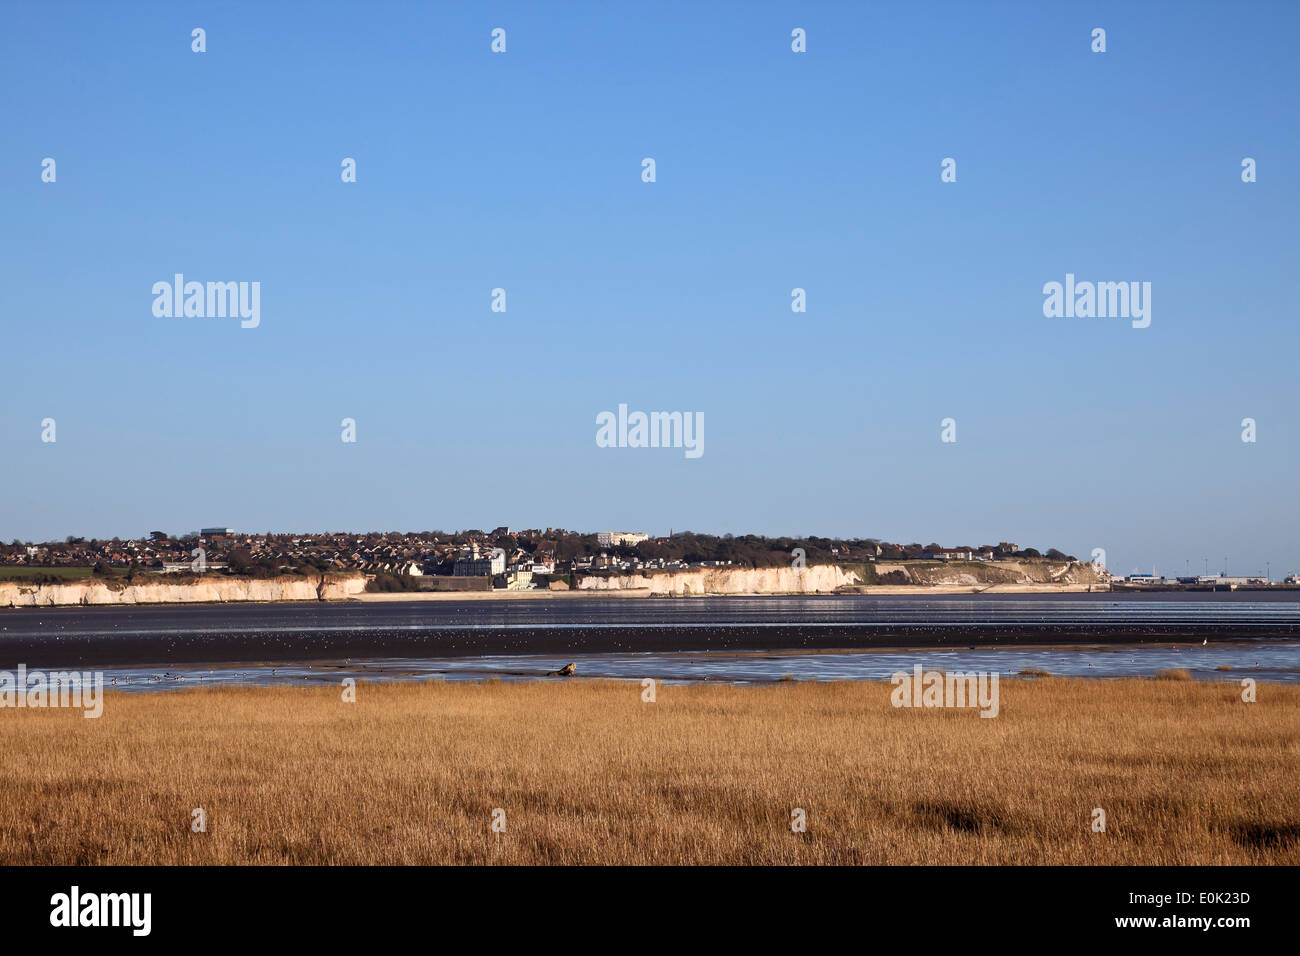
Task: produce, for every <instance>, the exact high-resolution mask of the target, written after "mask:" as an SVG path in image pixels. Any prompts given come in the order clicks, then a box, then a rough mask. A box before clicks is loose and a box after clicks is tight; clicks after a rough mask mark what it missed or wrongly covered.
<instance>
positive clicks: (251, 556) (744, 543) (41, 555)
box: [0, 526, 1300, 591]
mask: <svg viewBox="0 0 1300 956" xmlns="http://www.w3.org/2000/svg"><path fill="white" fill-rule="evenodd" d="M1035 561H1041V562H1058V563H1061V564H1063V565H1070V564H1074V563H1075V562H1077V561H1078V559H1077V558H1075V557H1074V556H1073V555H1070V554H1066V553H1064V552H1062V551H1059V550H1057V549H1055V548H1049V549H1047V550H1046V551H1044V552H1040V551H1038V550H1037V549H1034V548H1022V547H1020V546H1019V545H1017V544H1015V543H1012V542H1007V541H1003V542H999V543H998V544H985V545H980V546H970V545H960V546H957V547H951V548H949V547H943V546H941V545H939V544H937V543H930V544H927V545H922V544H920V543H916V542H913V543H909V544H898V543H893V542H889V541H883V540H880V539H875V538H822V537H817V536H808V537H805V538H791V537H775V538H774V537H765V536H760V535H741V536H733V535H722V536H717V535H708V534H697V533H694V532H690V531H670V533H669V534H668V535H664V536H651V535H649V534H646V533H644V532H639V531H600V532H576V531H570V530H566V529H563V528H530V529H522V530H512V529H511V528H509V527H506V526H500V527H496V528H493V529H492V530H490V531H483V530H478V529H470V530H463V531H456V532H444V531H428V532H370V533H361V534H358V533H346V532H332V533H315V534H288V533H284V534H277V533H272V532H262V533H254V532H245V531H237V530H235V529H233V528H229V527H224V526H219V527H204V528H200V529H199V530H197V531H193V532H187V533H184V534H179V535H175V534H169V533H167V532H164V531H152V532H150V533H149V534H147V535H144V536H141V537H138V538H127V539H122V538H111V539H93V538H92V539H86V538H80V537H75V536H69V537H68V538H66V539H65V540H63V541H54V542H39V543H38V542H23V541H18V540H14V541H12V542H10V543H9V544H0V579H9V580H22V581H27V582H30V583H40V582H46V583H54V582H57V581H64V580H72V579H76V578H79V577H93V576H98V577H106V578H126V579H128V580H130V579H134V578H135V577H136V576H152V575H175V576H182V577H184V576H193V575H201V574H206V575H213V574H216V575H232V576H241V577H255V578H256V577H262V578H266V577H274V576H278V575H294V574H299V575H301V574H321V573H331V572H340V573H354V574H355V573H361V574H364V575H366V577H367V578H368V579H369V582H370V583H369V585H368V587H369V589H370V590H378V591H437V590H447V591H457V590H464V591H470V590H494V589H504V590H532V589H547V588H550V589H552V590H554V589H556V588H563V587H565V586H566V583H572V579H573V578H574V576H578V575H591V574H606V575H619V574H625V575H628V574H654V573H664V572H673V571H685V570H693V569H701V568H732V567H736V568H778V567H790V566H792V565H793V566H795V567H800V566H807V565H846V566H853V567H856V568H859V569H863V570H865V569H866V568H867V567H868V566H874V568H882V569H883V568H885V567H894V566H896V565H898V564H900V563H909V564H914V563H921V564H924V563H933V564H943V565H952V566H959V565H970V566H980V565H983V566H987V567H990V568H994V567H998V566H1000V565H1004V564H1006V563H1007V562H1021V563H1023V562H1035ZM1094 567H1096V569H1097V571H1098V574H1099V577H1100V579H1101V580H1102V581H1103V582H1105V583H1106V584H1107V585H1109V586H1111V587H1113V588H1115V589H1151V590H1175V589H1207V588H1209V589H1236V588H1245V587H1268V586H1271V585H1273V584H1274V582H1272V581H1270V580H1269V579H1268V578H1267V577H1266V576H1264V575H1254V576H1228V575H1227V574H1226V573H1220V574H1208V573H1207V574H1203V575H1188V576H1182V577H1177V578H1167V577H1163V576H1157V575H1156V574H1155V573H1154V572H1153V573H1150V574H1147V573H1139V572H1134V573H1132V574H1130V575H1127V576H1119V575H1115V576H1112V575H1111V574H1110V573H1109V572H1106V571H1105V569H1104V568H1101V567H1099V566H1094ZM868 576H872V575H868ZM878 577H879V580H878V581H873V583H883V584H910V583H920V582H918V581H915V580H914V578H913V577H911V576H907V575H905V574H901V573H900V572H899V571H898V570H889V571H884V572H883V574H881V575H879V576H878ZM1278 584H1279V586H1286V585H1292V586H1294V585H1300V578H1298V577H1297V575H1295V574H1291V575H1290V576H1288V577H1287V578H1286V579H1285V580H1284V581H1283V582H1279V583H1278Z"/></svg>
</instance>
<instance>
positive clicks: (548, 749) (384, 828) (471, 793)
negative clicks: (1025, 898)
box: [0, 678, 1300, 865]
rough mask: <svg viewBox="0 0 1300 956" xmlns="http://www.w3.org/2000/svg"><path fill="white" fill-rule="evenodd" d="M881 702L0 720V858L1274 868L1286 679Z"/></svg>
mask: <svg viewBox="0 0 1300 956" xmlns="http://www.w3.org/2000/svg"><path fill="white" fill-rule="evenodd" d="M890 690H891V688H890V685H888V684H886V683H849V682H843V683H802V682H783V683H778V684H773V685H766V686H748V687H746V686H734V685H662V684H661V685H659V687H658V688H657V700H656V701H655V702H654V703H645V702H643V701H642V699H641V687H640V685H639V684H637V683H632V682H616V681H583V680H573V681H545V682H520V683H501V682H495V681H489V682H485V683H441V682H430V683H420V684H397V683H394V684H361V685H359V686H358V687H357V699H356V702H355V703H345V702H344V701H343V700H342V699H341V693H340V690H339V688H337V687H334V688H324V687H311V688H289V687H265V688H256V687H251V688H217V689H203V690H187V691H174V692H163V693H143V694H129V693H120V692H117V693H110V694H109V695H108V696H107V699H106V701H105V706H104V715H103V717H101V718H100V719H97V720H87V719H85V718H83V716H82V714H81V712H80V711H73V710H21V711H18V710H3V711H0V748H2V749H3V753H4V762H5V773H4V774H3V776H2V777H0V863H4V864H76V865H84V864H463V863H469V864H950V863H951V864H959V863H960V864H967V863H974V864H1173V865H1186V864H1209V865H1216V864H1296V863H1300V687H1289V686H1283V685H1275V684H1262V685H1260V686H1259V689H1258V701H1257V702H1256V703H1251V704H1247V703H1243V702H1242V700H1241V697H1240V693H1241V689H1240V687H1238V686H1237V685H1236V684H1234V683H1207V682H1194V681H1178V680H1116V681H1088V680H1078V679H1074V680H1070V679H1057V678H1039V679H1019V680H1004V681H1003V682H1002V685H1001V713H1000V715H999V716H998V717H996V718H994V719H987V718H981V717H980V716H979V714H978V712H977V711H975V710H971V709H951V710H941V709H932V710H910V709H895V708H894V707H892V706H891V705H890V702H889V692H890ZM199 807H201V808H203V809H204V810H205V811H206V814H207V832H206V833H195V832H192V831H191V827H190V824H191V813H192V811H193V810H194V809H195V808H199ZM1095 807H1100V808H1103V809H1104V810H1105V812H1106V832H1104V833H1094V832H1092V831H1091V829H1090V822H1091V817H1092V811H1093V809H1094V808H1095ZM496 808H501V809H503V810H504V811H505V821H506V827H505V832H504V833H494V832H492V831H491V828H490V824H491V820H492V814H493V811H494V809H496ZM794 808H802V809H803V810H805V811H806V814H807V826H808V828H807V832H806V833H795V832H792V831H791V826H790V823H791V813H792V810H793V809H794Z"/></svg>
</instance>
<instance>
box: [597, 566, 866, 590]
mask: <svg viewBox="0 0 1300 956" xmlns="http://www.w3.org/2000/svg"><path fill="white" fill-rule="evenodd" d="M858 583H859V579H858V576H857V575H856V574H854V573H853V572H852V571H844V570H843V569H841V568H839V567H837V566H835V565H831V564H824V565H821V564H819V565H815V566H813V567H808V568H801V569H798V570H796V569H795V568H701V569H700V570H698V571H670V572H665V573H662V574H626V575H615V576H611V577H603V576H600V575H589V576H587V577H584V578H581V579H579V581H578V590H579V591H627V590H648V591H649V592H650V593H651V594H656V595H687V594H818V593H825V592H829V591H834V590H836V589H837V588H841V587H845V586H846V585H852V584H858Z"/></svg>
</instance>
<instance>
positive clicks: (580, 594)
mask: <svg viewBox="0 0 1300 956" xmlns="http://www.w3.org/2000/svg"><path fill="white" fill-rule="evenodd" d="M1108 593H1115V594H1120V593H1130V594H1131V593H1144V592H1132V591H1125V592H1121V591H1115V592H1112V591H1110V589H1109V588H1100V587H1097V586H1095V585H1094V586H1093V587H1092V588H1089V587H1088V586H1087V585H1081V584H1065V585H1061V584H995V585H985V586H983V587H977V586H972V585H965V584H880V585H874V584H872V585H853V586H850V587H846V588H839V589H837V590H834V591H716V592H715V591H711V592H706V593H702V594H664V593H661V592H655V591H652V590H651V589H649V588H608V589H605V588H580V589H575V590H569V591H550V590H540V589H539V590H535V591H531V590H530V591H509V590H506V589H504V588H502V589H498V590H492V591H362V592H359V593H356V594H349V595H346V596H342V597H326V598H317V599H314V600H313V599H305V598H303V597H287V598H269V599H258V598H247V599H231V600H204V601H105V602H81V601H68V602H60V603H44V602H43V603H33V604H0V614H3V613H4V612H6V611H39V610H50V609H58V608H141V607H166V608H181V607H228V606H242V605H253V606H270V605H290V604H307V605H313V604H391V603H403V602H411V603H423V602H429V603H439V602H446V601H539V600H559V601H583V600H605V599H618V600H637V599H640V600H665V601H689V600H707V599H709V598H764V597H768V598H771V597H800V598H819V597H821V598H825V597H854V596H863V597H875V596H882V597H886V596H899V595H903V596H911V597H926V596H929V595H945V596H947V595H964V596H969V597H980V596H982V595H995V594H1108ZM1159 593H1169V592H1159ZM1297 600H1300V595H1298V596H1297Z"/></svg>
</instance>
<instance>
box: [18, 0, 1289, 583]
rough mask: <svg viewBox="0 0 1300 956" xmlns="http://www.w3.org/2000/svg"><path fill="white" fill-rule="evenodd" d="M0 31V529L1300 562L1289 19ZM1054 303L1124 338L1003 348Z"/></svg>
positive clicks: (1060, 333)
mask: <svg viewBox="0 0 1300 956" xmlns="http://www.w3.org/2000/svg"><path fill="white" fill-rule="evenodd" d="M194 27H203V28H204V29H206V31H207V48H208V49H207V52H206V53H203V54H195V53H193V52H191V49H190V43H191V39H190V31H191V29H192V28H194ZM494 27H503V28H505V29H506V30H507V43H508V52H507V53H506V54H504V55H494V54H492V53H491V52H490V50H489V44H490V35H489V34H490V31H491V30H492V28H494ZM794 27H802V28H804V29H805V30H806V31H807V35H808V52H807V53H806V54H794V53H792V52H791V50H790V31H791V29H793V28H794ZM1094 27H1103V28H1105V29H1106V31H1107V47H1108V49H1107V52H1106V53H1104V54H1094V53H1092V52H1091V50H1090V42H1091V41H1090V33H1091V30H1092V29H1093V28H1094ZM0 31H2V33H3V39H2V40H0V54H2V55H0V80H2V81H3V89H4V90H5V95H4V100H3V106H0V116H3V129H4V137H3V148H2V149H0V205H2V206H3V210H4V212H3V223H4V226H3V230H0V243H2V246H0V253H2V255H0V263H2V265H0V269H3V282H2V283H0V315H3V317H4V333H3V343H4V346H3V353H2V354H3V363H4V364H3V368H4V388H3V399H0V440H3V448H4V451H5V460H4V464H3V472H2V473H3V489H2V490H3V494H2V495H0V537H3V538H4V539H5V540H9V539H11V538H14V537H18V538H24V539H28V538H31V539H55V538H62V537H63V536H65V535H68V534H78V535H86V536H99V537H105V536H111V535H114V534H116V535H122V536H127V535H140V534H144V533H145V532H147V531H149V530H152V529H164V530H168V531H171V532H175V533H180V532H184V531H189V530H194V529H197V528H198V527H200V526H201V525H230V526H232V527H235V528H239V529H242V530H250V531H262V530H276V531H280V530H302V531H307V530H321V529H355V530H363V529H372V530H416V529H427V528H447V529H454V528H465V527H491V526H494V525H497V524H509V525H511V526H514V527H528V526H547V525H552V526H566V527H570V528H578V529H587V530H600V529H627V530H645V531H648V532H651V533H666V532H667V531H668V530H669V528H670V527H671V528H676V529H683V528H691V529H694V530H698V531H709V532H716V533H725V532H732V533H742V532H745V531H755V532H762V533H773V534H779V533H789V534H809V533H815V534H828V535H845V536H849V535H870V536H876V537H883V538H887V539H890V540H898V541H903V542H907V541H913V540H915V541H920V542H922V543H926V542H929V541H931V540H937V541H939V542H940V543H943V544H947V545H956V544H981V543H985V542H993V541H997V540H1014V541H1017V542H1019V543H1021V544H1022V545H1026V546H1030V545H1032V546H1036V547H1039V548H1047V547H1052V546H1055V547H1059V548H1062V549H1064V550H1067V551H1071V552H1073V553H1076V554H1078V555H1079V556H1081V557H1086V556H1087V555H1088V554H1089V552H1090V551H1091V549H1092V548H1093V547H1103V548H1105V549H1106V550H1107V553H1108V557H1109V563H1110V566H1111V568H1112V569H1113V570H1117V571H1122V572H1127V571H1129V570H1131V569H1133V568H1135V567H1139V566H1140V567H1141V568H1143V569H1145V570H1150V569H1151V567H1152V566H1153V565H1154V566H1156V567H1157V569H1158V570H1160V571H1161V572H1169V573H1174V572H1177V573H1182V572H1183V570H1184V567H1185V564H1184V562H1185V560H1186V559H1190V560H1191V562H1192V567H1193V568H1194V569H1200V568H1201V567H1202V566H1203V565H1202V558H1205V557H1208V558H1209V565H1210V568H1211V570H1218V569H1219V568H1220V566H1221V565H1222V564H1223V558H1224V556H1227V558H1228V562H1229V567H1228V570H1229V571H1230V572H1234V573H1245V572H1254V571H1256V570H1261V571H1262V570H1263V568H1264V565H1265V562H1266V561H1269V562H1271V564H1272V570H1273V572H1274V575H1275V576H1280V575H1281V574H1284V573H1286V572H1287V571H1290V570H1300V520H1298V519H1297V504H1296V502H1297V485H1298V482H1297V477H1298V475H1300V454H1298V453H1297V441H1298V440H1300V430H1298V424H1297V416H1298V415H1300V401H1297V399H1298V398H1300V385H1297V376H1296V360H1297V352H1298V349H1297V346H1298V345H1300V331H1297V305H1296V288H1295V283H1296V281H1297V278H1300V270H1297V268H1296V266H1297V263H1298V262H1300V238H1297V218H1298V217H1297V213H1298V212H1300V181H1298V180H1297V177H1296V175H1295V169H1294V164H1295V162H1296V160H1297V157H1300V133H1298V132H1297V131H1298V130H1300V122H1298V121H1300V107H1298V104H1300V70H1297V69H1296V66H1295V50H1296V49H1297V45H1298V44H1300V5H1297V4H1294V3H1276V4H1269V3H1245V4H1226V3H1225V4H1202V3H1182V2H1179V3H1159V4H1157V3H1115V4H1088V5H1082V4H1047V3H1018V4H989V5H986V4H974V3H952V4H925V5H919V4H905V3H884V4H870V5H867V4H856V3H842V4H838V3H837V4H818V5H808V4H780V3H749V2H746V3H735V4H709V5H703V4H695V3H682V4H670V5H662V4H657V3H656V4H632V3H620V4H595V3H592V4H577V3H570V2H565V3H558V2H554V3H541V2H530V3H521V4H517V5H492V6H486V5H480V4H470V3H465V4H448V5H443V4H436V3H418V4H417V3H414V2H412V3H387V4H383V3H379V4H377V3H370V4H364V5H362V4H358V5H350V4H342V3H312V4H306V3H301V4H297V3H295V4H290V3H275V4H260V3H247V4H230V3H221V4H215V3H214V4H173V3H158V4H151V5H129V4H117V3H114V4H104V3H85V4H70V3H12V2H11V3H7V4H6V5H5V6H4V8H3V11H2V12H0ZM647 156H650V157H654V158H655V160H656V162H657V175H658V181H657V182H655V183H653V184H647V183H643V182H642V181H641V160H642V158H643V157H647ZM1246 156H1250V157H1253V158H1255V159H1256V161H1257V163H1258V182H1256V183H1253V184H1244V183H1242V182H1241V176H1240V172H1241V168H1240V164H1241V160H1242V158H1243V157H1246ZM45 157H52V158H54V159H55V160H56V162H57V181H56V182H55V183H53V184H48V183H42V182H41V178H40V174H41V161H42V159H43V158H45ZM344 157H353V158H355V159H356V160H357V171H358V182H357V183H355V184H344V183H342V182H341V181H340V175H339V174H340V162H341V160H342V159H343V158H344ZM944 157H953V158H955V159H956V160H957V163H958V181H957V182H956V183H953V184H944V183H941V182H940V178H939V174H940V161H941V160H942V159H943V158H944ZM175 272H183V273H184V274H185V275H186V276H187V278H189V279H195V280H199V281H209V280H211V281H227V280H233V281H239V280H243V281H259V282H260V283H261V286H262V302H261V325H260V327H259V328H256V329H241V328H240V327H239V323H238V320H230V319H215V318H205V319H200V318H189V319H184V318H172V319H162V318H155V317H154V316H153V314H152V308H151V307H152V302H153V296H152V294H151V287H152V285H153V283H154V282H157V281H160V280H170V278H171V276H172V274H173V273H175ZM1067 272H1072V273H1075V274H1076V275H1077V276H1078V277H1079V278H1080V279H1093V280H1101V281H1129V280H1137V281H1149V282H1151V283H1152V300H1153V301H1152V306H1153V308H1152V323H1151V326H1150V328H1147V329H1140V330H1139V329H1133V328H1131V327H1130V324H1129V323H1128V322H1127V321H1126V320H1123V319H1066V318H1053V319H1048V318H1044V316H1043V310H1042V304H1043V294H1042V286H1043V284H1044V283H1045V282H1048V281H1053V280H1055V281H1062V280H1063V279H1064V276H1065V274H1066V273H1067ZM796 286H797V287H802V288H805V289H806V290H807V295H808V311H807V313H806V314H803V315H798V314H794V313H792V312H791V310H790V290H791V289H792V288H794V287H796ZM495 287H503V288H505V289H506V290H507V301H508V311H507V312H506V313H504V314H498V313H493V312H491V311H490V308H489V306H490V292H491V290H492V289H493V288H495ZM620 402H625V403H627V404H628V405H629V406H630V407H631V408H633V409H643V410H655V409H661V410H681V411H692V412H693V411H699V412H703V413H704V417H705V423H706V424H705V454H704V455H703V457H701V458H699V459H698V460H688V459H686V458H685V457H684V455H683V454H682V453H681V451H679V450H646V449H609V448H598V447H597V446H596V443H595V431H596V428H595V417H596V415H597V413H599V412H601V411H603V410H614V409H616V408H617V406H618V404H619V403H620ZM47 417H48V418H54V419H55V420H56V422H57V441H56V442H55V443H53V444H48V443H42V441H41V440H40V438H41V421H42V419H44V418H47ZM345 417H351V418H354V419H355V420H356V422H357V438H358V440H357V442H356V443H355V444H345V443H343V442H342V441H341V440H340V431H341V429H340V422H341V420H342V419H343V418H345ZM946 417H952V418H954V419H956V421H957V438H958V440H957V442H956V443H955V444H944V443H942V442H941V441H940V421H941V420H942V419H944V418H946ZM1246 417H1251V418H1254V419H1255V420H1256V421H1257V423H1258V441H1257V442H1256V443H1254V444H1246V443H1243V442H1242V441H1241V437H1240V436H1241V426H1240V422H1241V420H1242V419H1243V418H1246Z"/></svg>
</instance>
